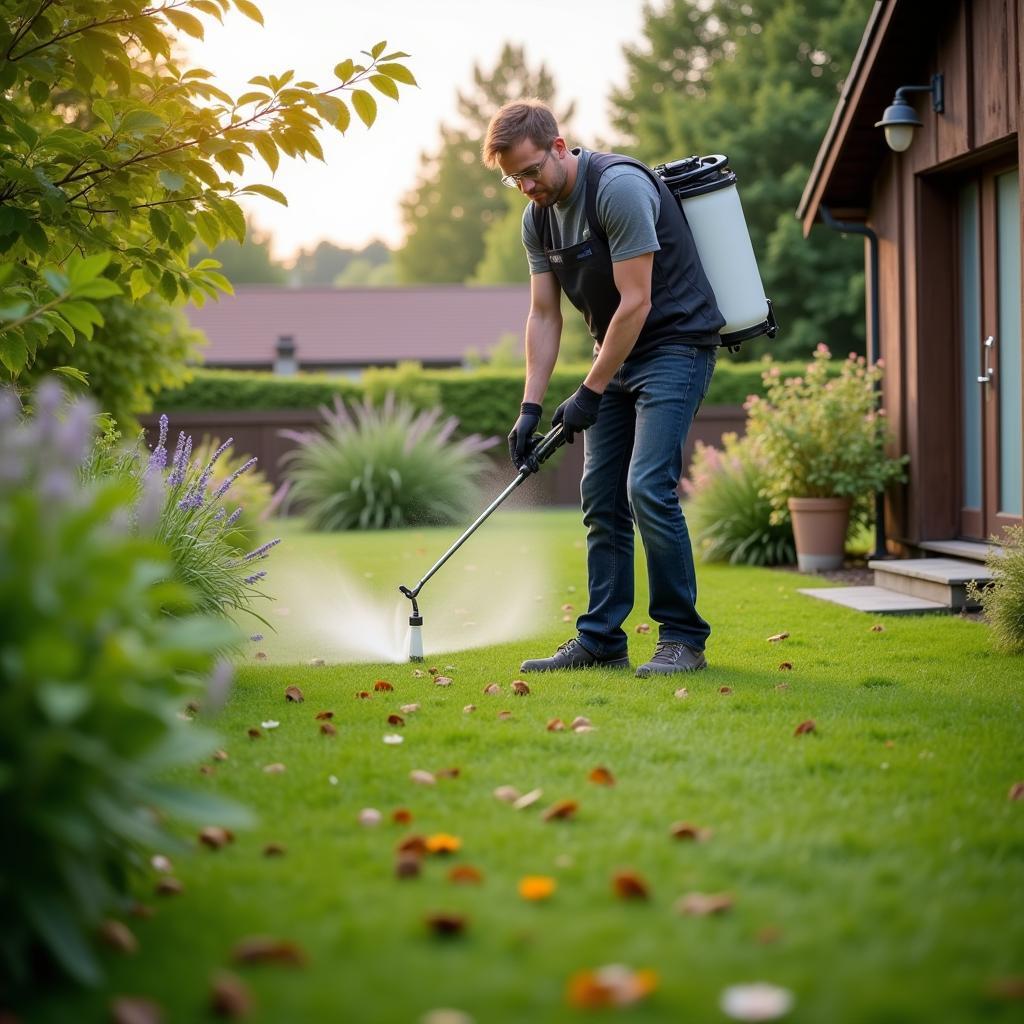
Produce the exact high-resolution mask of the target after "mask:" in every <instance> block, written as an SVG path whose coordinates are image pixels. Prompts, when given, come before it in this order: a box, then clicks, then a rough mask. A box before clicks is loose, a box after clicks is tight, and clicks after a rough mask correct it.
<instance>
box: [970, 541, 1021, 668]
mask: <svg viewBox="0 0 1024 1024" xmlns="http://www.w3.org/2000/svg"><path fill="white" fill-rule="evenodd" d="M985 564H986V566H987V567H988V568H989V569H990V570H991V571H992V574H993V580H992V583H991V585H990V586H988V587H986V588H985V589H984V590H982V589H980V588H979V587H977V586H976V585H975V584H974V583H973V582H971V583H970V584H968V595H969V596H970V597H971V599H972V600H974V601H978V602H980V604H981V607H982V610H983V611H984V613H985V619H986V620H987V621H988V624H989V625H990V626H991V627H992V636H993V638H994V640H995V643H996V646H997V647H999V648H1000V649H1001V650H1004V651H1009V652H1011V653H1013V654H1024V527H1020V526H1010V527H1007V529H1006V540H1005V545H1004V547H1003V550H1002V552H998V551H997V550H996V549H992V550H990V551H989V554H988V558H986V560H985Z"/></svg>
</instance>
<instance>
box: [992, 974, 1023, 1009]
mask: <svg viewBox="0 0 1024 1024" xmlns="http://www.w3.org/2000/svg"><path fill="white" fill-rule="evenodd" d="M985 991H986V992H987V993H988V995H990V996H992V997H993V998H994V999H1005V1000H1007V1001H1008V1002H1009V1001H1013V1002H1017V1001H1021V1000H1024V975H1020V974H1017V975H1013V974H1011V975H1009V976H1008V977H1005V978H993V979H992V980H991V981H990V982H989V983H988V984H987V985H986V986H985Z"/></svg>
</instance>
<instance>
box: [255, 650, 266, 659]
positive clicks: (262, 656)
mask: <svg viewBox="0 0 1024 1024" xmlns="http://www.w3.org/2000/svg"><path fill="white" fill-rule="evenodd" d="M253 657H254V658H255V659H256V660H257V661H266V660H267V652H266V651H257V652H256V653H255V654H254V655H253Z"/></svg>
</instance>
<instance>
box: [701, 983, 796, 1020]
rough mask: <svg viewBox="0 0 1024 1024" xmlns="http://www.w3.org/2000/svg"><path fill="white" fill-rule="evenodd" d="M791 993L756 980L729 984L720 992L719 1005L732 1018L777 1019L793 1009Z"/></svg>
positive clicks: (785, 989)
mask: <svg viewBox="0 0 1024 1024" xmlns="http://www.w3.org/2000/svg"><path fill="white" fill-rule="evenodd" d="M793 1003H794V999H793V993H792V992H790V991H789V989H787V988H780V987H779V986H778V985H769V984H768V983H767V982H763V981H758V982H754V983H752V984H749V985H730V986H729V988H727V989H725V990H724V991H723V992H722V995H721V998H720V999H719V1006H720V1007H721V1009H722V1013H724V1014H725V1015H726V1016H727V1017H731V1018H732V1019H733V1020H744V1021H747V1020H753V1021H758V1020H778V1019H779V1018H780V1017H785V1015H786V1014H787V1013H789V1011H790V1010H792V1009H793Z"/></svg>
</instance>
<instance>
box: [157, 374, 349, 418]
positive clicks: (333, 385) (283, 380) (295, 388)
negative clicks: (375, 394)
mask: <svg viewBox="0 0 1024 1024" xmlns="http://www.w3.org/2000/svg"><path fill="white" fill-rule="evenodd" d="M362 393H363V389H362V386H361V385H360V384H359V383H357V382H356V381H353V380H349V379H348V378H347V377H329V376H327V374H318V373H301V374H295V375H293V376H279V375H277V374H273V373H263V372H257V371H239V370H197V371H196V375H195V377H194V378H193V379H192V380H190V381H189V382H188V383H187V384H186V385H185V386H184V387H182V388H174V389H168V390H166V391H162V392H160V395H159V397H158V398H157V401H156V407H157V408H158V409H164V410H165V411H170V412H174V411H175V410H182V409H227V410H230V409H315V408H317V406H320V405H326V404H327V403H329V402H331V401H333V399H334V396H335V395H340V396H341V398H342V399H344V400H346V401H349V400H355V399H357V398H359V397H361V396H362Z"/></svg>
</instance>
